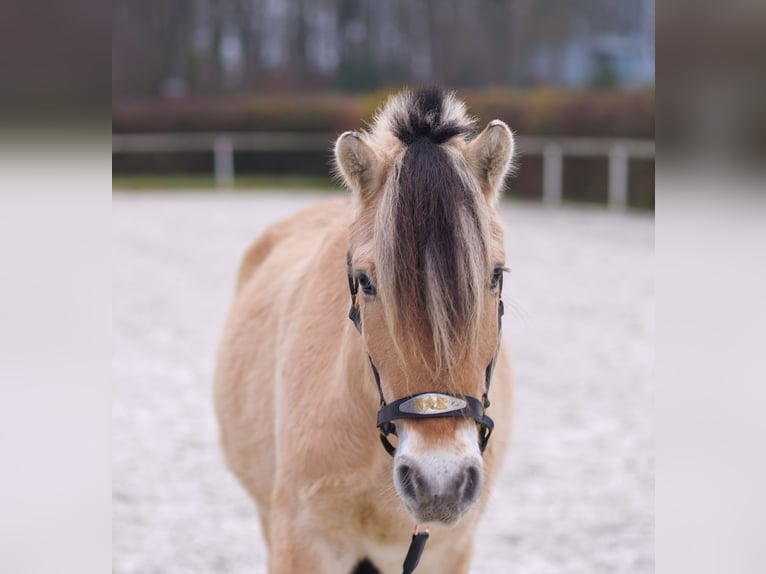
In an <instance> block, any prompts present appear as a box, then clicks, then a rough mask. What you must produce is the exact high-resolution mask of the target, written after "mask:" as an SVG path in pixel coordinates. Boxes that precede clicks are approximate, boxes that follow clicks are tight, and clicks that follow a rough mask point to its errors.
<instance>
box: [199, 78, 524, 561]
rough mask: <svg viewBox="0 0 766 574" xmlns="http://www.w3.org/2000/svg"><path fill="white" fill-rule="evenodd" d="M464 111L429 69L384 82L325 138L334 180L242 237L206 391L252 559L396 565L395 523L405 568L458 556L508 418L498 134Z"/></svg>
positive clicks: (508, 153) (505, 140) (495, 124)
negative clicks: (258, 537) (395, 88)
mask: <svg viewBox="0 0 766 574" xmlns="http://www.w3.org/2000/svg"><path fill="white" fill-rule="evenodd" d="M476 123H477V122H476V120H475V119H474V118H472V117H471V116H469V115H468V113H467V111H466V107H465V105H464V103H462V102H461V101H460V100H458V99H457V97H456V96H455V94H454V93H452V92H447V91H444V90H441V89H440V88H436V87H429V88H420V89H417V90H404V91H402V92H399V93H397V94H394V95H392V96H390V97H389V99H388V100H387V101H386V103H385V104H384V105H383V106H382V107H381V108H380V109H379V110H378V112H377V113H376V116H375V117H374V120H373V122H372V124H371V125H370V126H369V128H368V129H367V130H365V131H358V132H354V131H351V132H346V133H343V134H342V135H340V136H339V137H338V138H337V140H336V143H335V148H334V160H335V169H336V172H337V175H338V177H339V178H342V181H343V183H344V184H345V185H346V187H347V188H348V189H349V190H350V193H349V194H348V195H347V196H344V197H342V198H338V199H331V200H328V201H326V202H324V203H320V204H318V205H315V206H312V207H309V208H307V209H305V210H303V211H301V212H299V213H298V214H296V215H293V216H290V217H288V218H287V219H285V220H283V221H281V222H278V223H275V224H273V225H271V226H270V227H268V228H267V229H266V230H265V231H264V232H263V233H262V235H261V236H260V237H259V238H258V239H257V240H256V241H255V243H254V244H253V245H252V246H251V247H250V248H249V250H248V251H247V252H246V254H245V256H244V259H243V261H242V263H241V266H240V270H239V275H238V279H237V283H236V290H235V295H234V300H233V303H232V305H231V308H230V312H229V315H228V318H227V320H226V323H225V326H224V331H223V336H222V339H221V342H220V347H219V350H218V355H217V365H216V369H215V381H214V399H215V401H214V402H215V408H216V414H217V418H218V422H219V430H220V442H221V445H222V449H223V452H224V457H225V460H226V464H227V466H228V467H229V469H230V470H231V471H232V472H233V473H234V475H236V477H237V478H238V479H239V481H240V482H241V484H242V485H243V486H244V488H245V489H246V490H247V492H248V493H249V495H250V496H251V497H252V498H253V499H254V500H255V503H256V506H257V511H258V515H259V518H260V524H261V528H262V532H263V536H264V538H265V541H266V544H267V546H268V550H269V566H268V567H269V572H270V574H284V573H296V572H320V573H333V574H335V573H339V572H341V573H342V572H348V573H351V572H357V573H361V572H380V573H393V572H401V571H402V558H403V557H404V555H405V553H406V551H407V548H408V544H409V543H410V541H411V540H410V538H411V537H410V533H411V532H412V529H413V524H415V525H421V526H420V528H421V529H423V528H429V531H430V541H429V545H428V548H427V549H426V550H425V552H424V553H423V555H422V559H421V561H420V565H419V568H418V569H419V571H422V572H438V573H440V574H443V573H461V572H468V569H469V564H470V560H471V556H472V552H473V547H474V538H475V532H476V528H477V522H478V520H479V518H480V516H481V514H482V513H483V511H484V508H485V506H486V504H487V498H488V496H489V492H490V489H491V485H492V483H493V481H494V479H495V478H496V477H497V473H498V468H499V466H500V464H501V462H502V460H503V458H504V455H505V451H506V450H507V447H508V442H509V433H510V426H511V423H510V419H511V412H510V410H511V373H510V363H509V359H508V355H507V352H506V349H505V344H504V343H503V342H502V337H501V335H500V315H501V314H502V300H501V289H502V278H503V272H504V270H505V253H504V230H503V226H502V224H501V221H500V218H499V216H498V213H497V210H496V208H497V203H498V199H499V197H500V194H501V192H502V188H503V182H504V179H505V176H506V174H507V173H508V171H509V169H510V168H511V164H512V156H513V148H514V141H513V135H512V132H511V130H510V129H509V128H508V126H507V125H506V124H505V123H503V122H502V121H499V120H494V121H492V122H490V123H489V124H488V125H487V126H486V127H485V129H483V130H482V131H481V132H480V133H478V130H477V129H476ZM349 307H350V309H351V310H350V312H349V311H348V309H349ZM349 318H351V320H349ZM490 382H491V383H492V386H491V389H490ZM478 397H481V399H479V398H478ZM490 397H491V407H490V400H489V399H490ZM376 411H377V418H376ZM490 414H491V415H492V416H493V417H494V418H495V419H496V421H497V424H496V425H495V426H496V428H494V431H493V430H492V429H493V427H492V419H491V418H490V417H489V415H490ZM490 432H491V433H492V439H491V440H489V434H490ZM381 443H382V446H381ZM416 527H417V526H416Z"/></svg>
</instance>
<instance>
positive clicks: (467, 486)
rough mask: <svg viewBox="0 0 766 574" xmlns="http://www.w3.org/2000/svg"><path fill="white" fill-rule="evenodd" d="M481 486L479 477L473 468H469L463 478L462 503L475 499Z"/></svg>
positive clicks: (477, 470)
mask: <svg viewBox="0 0 766 574" xmlns="http://www.w3.org/2000/svg"><path fill="white" fill-rule="evenodd" d="M480 485H481V475H480V474H479V469H478V468H476V467H475V466H469V467H468V468H467V469H466V471H465V476H464V477H463V501H464V502H469V501H472V500H474V499H475V498H476V496H477V495H478V492H479V487H480Z"/></svg>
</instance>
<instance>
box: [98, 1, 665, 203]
mask: <svg viewBox="0 0 766 574" xmlns="http://www.w3.org/2000/svg"><path fill="white" fill-rule="evenodd" d="M654 11H655V6H654V0H622V1H620V2H612V1H609V0H439V1H436V0H422V1H409V0H391V1H387V2H379V1H375V0H320V1H311V2H309V1H308V0H227V1H214V0H193V1H189V0H131V1H127V0H115V1H114V3H113V14H112V34H113V37H112V129H113V134H114V136H113V175H114V185H115V187H117V188H157V187H160V188H162V187H182V188H188V187H197V188H211V187H213V186H217V187H224V188H225V187H237V188H253V187H264V186H265V187H273V186H275V185H277V186H279V187H306V186H309V187H313V188H327V187H334V186H333V184H332V182H331V181H330V178H329V176H328V172H329V169H328V165H329V153H328V152H329V150H330V149H331V146H332V142H333V140H334V138H335V137H336V136H337V134H339V133H341V132H343V131H345V130H347V129H358V128H360V127H361V126H362V125H363V122H364V121H368V120H369V119H370V118H371V116H372V114H373V112H374V110H375V109H376V108H377V107H378V106H379V105H380V104H381V103H382V102H383V101H384V99H385V97H386V96H387V94H388V93H390V92H391V91H395V90H398V89H400V88H401V87H402V86H404V85H410V86H414V85H422V84H428V83H437V84H439V85H442V86H445V87H448V88H452V89H456V90H457V92H458V95H459V96H460V97H462V98H464V99H465V100H466V102H467V104H468V107H469V110H470V111H471V113H473V114H475V115H477V116H478V117H479V118H480V120H481V122H483V123H486V122H488V121H490V120H492V119H494V118H500V119H502V120H504V121H506V122H507V123H508V124H509V125H510V126H511V128H512V129H513V130H514V131H515V132H516V134H517V136H519V138H520V139H519V151H520V153H521V154H522V155H523V161H521V162H520V169H519V170H518V172H517V174H516V176H515V178H514V180H513V182H512V185H510V186H509V190H510V194H511V195H514V196H517V197H524V198H530V199H544V200H546V201H548V202H551V203H558V202H560V201H562V200H564V201H570V200H571V201H585V202H592V203H610V204H612V205H614V206H616V207H624V206H625V205H628V206H633V207H639V208H644V209H653V207H654V143H653V138H654V116H655V113H654V39H655V27H654V21H655V19H654Z"/></svg>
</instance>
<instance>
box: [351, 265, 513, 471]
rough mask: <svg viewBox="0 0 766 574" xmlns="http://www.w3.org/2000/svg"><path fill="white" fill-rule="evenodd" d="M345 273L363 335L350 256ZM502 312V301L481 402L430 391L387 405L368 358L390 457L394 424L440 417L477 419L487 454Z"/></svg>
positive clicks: (481, 445)
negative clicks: (490, 388) (488, 414)
mask: <svg viewBox="0 0 766 574" xmlns="http://www.w3.org/2000/svg"><path fill="white" fill-rule="evenodd" d="M346 272H347V274H348V288H349V290H350V291H351V308H350V309H349V311H348V318H349V319H351V321H352V322H353V323H354V326H355V327H356V329H357V331H359V333H361V332H362V316H361V312H360V310H359V281H358V280H357V279H356V278H355V277H354V276H353V274H352V271H351V254H348V255H347V256H346ZM499 289H500V293H501V294H502V289H503V281H502V275H501V276H500V284H499ZM503 312H504V310H503V301H502V299H501V300H500V303H499V305H498V308H497V346H496V347H495V353H494V355H492V360H491V361H490V362H489V364H488V365H487V370H486V372H485V377H484V394H483V395H482V398H481V400H479V399H477V398H476V397H470V396H467V395H456V394H452V393H442V392H436V391H429V392H425V393H418V394H415V395H410V396H407V397H403V398H401V399H397V400H395V401H393V402H391V403H386V400H385V398H383V389H382V388H381V386H380V373H378V369H377V368H376V367H375V363H373V362H372V357H370V356H369V355H367V358H368V360H369V361H370V367H371V369H372V376H373V377H374V378H375V384H376V385H377V387H378V394H379V395H380V410H379V411H378V420H377V426H378V429H379V430H380V442H381V443H382V444H383V448H385V449H386V452H388V454H390V455H391V456H394V454H395V453H396V447H394V445H392V444H391V441H389V440H388V435H391V434H392V435H394V436H396V425H394V423H393V421H395V420H399V419H426V418H441V417H460V418H464V417H469V418H472V419H474V420H475V421H476V424H477V425H478V427H479V449H480V450H481V452H482V454H483V453H484V449H486V448H487V443H488V442H489V437H490V435H491V434H492V429H493V428H494V426H495V423H494V422H493V421H492V419H491V418H489V417H488V416H487V415H486V414H485V412H484V411H485V409H487V408H489V398H488V395H489V385H490V383H491V381H492V373H493V371H494V370H495V361H496V360H497V354H498V352H499V350H500V340H501V338H500V322H501V317H502V316H503Z"/></svg>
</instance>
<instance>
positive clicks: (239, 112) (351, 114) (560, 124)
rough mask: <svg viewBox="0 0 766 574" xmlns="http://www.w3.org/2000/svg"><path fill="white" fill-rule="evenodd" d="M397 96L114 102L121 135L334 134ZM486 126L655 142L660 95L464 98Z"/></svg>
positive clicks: (501, 92)
mask: <svg viewBox="0 0 766 574" xmlns="http://www.w3.org/2000/svg"><path fill="white" fill-rule="evenodd" d="M389 93H390V92H385V91H382V92H376V93H373V94H368V95H366V96H359V97H354V96H347V95H338V94H330V93H325V94H318V95H306V94H301V95H279V96H276V95H269V96H257V97H256V96H254V97H238V98H226V99H221V98H216V99H213V98H199V97H185V98H178V99H172V100H168V99H163V100H121V99H117V100H115V101H113V102H112V130H113V132H114V133H159V132H206V131H235V132H236V131H296V132H334V133H340V132H343V131H345V130H348V129H356V128H359V127H361V126H362V125H363V122H368V121H369V120H370V119H371V118H372V115H373V113H374V111H375V109H377V108H378V106H380V105H381V104H382V103H383V102H384V101H385V99H386V97H387V96H388V94H389ZM458 96H459V97H461V98H463V99H464V100H465V101H466V103H467V105H468V109H469V111H470V113H472V114H474V115H476V116H478V117H479V119H480V121H481V123H482V124H484V123H486V122H488V121H490V120H492V119H495V118H499V119H502V120H504V121H506V122H507V123H508V124H509V125H510V126H511V128H512V129H513V130H514V131H515V132H516V133H518V134H520V135H540V136H546V135H547V136H593V137H627V138H653V137H654V89H653V88H643V89H634V90H599V91H574V90H556V91H554V90H530V91H515V90H510V89H484V90H466V91H460V92H458Z"/></svg>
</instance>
